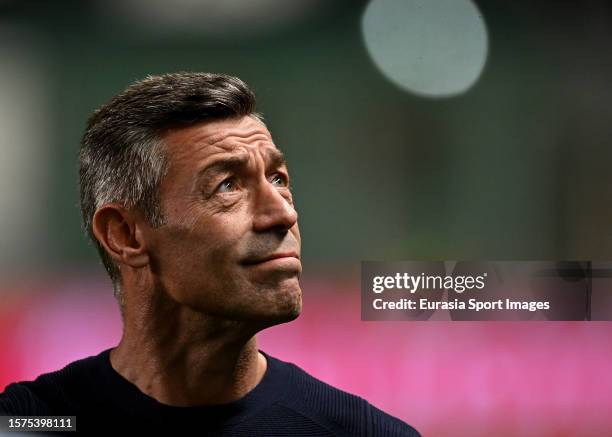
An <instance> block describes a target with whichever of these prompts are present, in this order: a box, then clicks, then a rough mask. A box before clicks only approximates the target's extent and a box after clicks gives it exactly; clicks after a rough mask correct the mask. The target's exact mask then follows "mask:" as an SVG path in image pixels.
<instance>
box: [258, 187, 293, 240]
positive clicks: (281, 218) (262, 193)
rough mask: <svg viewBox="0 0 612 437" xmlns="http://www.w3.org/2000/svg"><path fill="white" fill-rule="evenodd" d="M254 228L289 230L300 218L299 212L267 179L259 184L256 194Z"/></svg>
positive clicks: (261, 230) (260, 229)
mask: <svg viewBox="0 0 612 437" xmlns="http://www.w3.org/2000/svg"><path fill="white" fill-rule="evenodd" d="M254 200H255V205H254V217H253V228H254V230H255V231H257V232H263V231H268V230H270V229H273V228H276V229H278V230H282V231H287V230H289V229H290V228H291V227H292V226H293V225H295V223H296V222H297V219H298V213H297V211H296V210H295V208H294V207H293V205H292V204H291V203H289V201H288V200H287V199H286V198H285V197H283V195H282V194H281V193H280V192H279V191H278V189H277V188H276V187H274V186H273V185H272V184H270V182H269V181H267V180H265V181H263V182H261V184H259V187H258V189H257V192H256V194H255V196H254Z"/></svg>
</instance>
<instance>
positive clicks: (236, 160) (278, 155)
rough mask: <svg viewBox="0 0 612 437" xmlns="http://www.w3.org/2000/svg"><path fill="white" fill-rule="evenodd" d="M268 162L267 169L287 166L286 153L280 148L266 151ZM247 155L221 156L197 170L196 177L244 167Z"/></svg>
mask: <svg viewBox="0 0 612 437" xmlns="http://www.w3.org/2000/svg"><path fill="white" fill-rule="evenodd" d="M266 155H267V158H268V162H267V163H266V170H269V169H271V168H279V167H283V166H287V161H286V160H285V155H284V154H283V152H281V151H280V150H278V149H272V150H270V151H269V152H267V153H266ZM248 159H249V158H248V156H247V155H234V156H226V157H224V158H219V159H216V160H214V161H213V162H211V163H209V164H208V165H206V166H205V167H203V168H202V169H200V170H199V171H198V172H197V175H196V178H197V179H198V180H199V179H203V178H204V177H205V176H207V175H209V174H210V175H213V174H217V173H223V172H227V171H232V170H236V169H238V168H240V167H244V166H245V165H246V163H247V161H248Z"/></svg>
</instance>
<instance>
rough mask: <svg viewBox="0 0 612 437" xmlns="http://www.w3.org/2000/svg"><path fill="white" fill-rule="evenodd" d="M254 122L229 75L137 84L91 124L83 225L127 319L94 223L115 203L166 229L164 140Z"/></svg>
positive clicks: (84, 152)
mask: <svg viewBox="0 0 612 437" xmlns="http://www.w3.org/2000/svg"><path fill="white" fill-rule="evenodd" d="M246 115H253V116H255V117H257V118H259V119H261V116H260V115H259V114H257V113H256V112H255V95H254V94H253V92H252V91H251V90H250V89H249V87H248V86H247V85H246V84H245V83H244V82H243V81H242V80H240V79H238V78H237V77H233V76H228V75H224V74H213V73H189V72H179V73H170V74H164V75H159V76H148V77H146V78H145V79H143V80H141V81H137V82H134V83H133V84H131V85H130V86H128V87H127V88H126V89H125V90H124V91H123V92H121V93H120V94H118V95H116V96H115V97H113V98H112V99H111V100H110V101H109V102H108V103H106V104H105V105H103V106H102V107H101V108H99V109H98V110H96V111H95V112H94V114H93V115H92V116H91V117H90V118H89V120H88V122H87V127H86V130H85V134H84V135H83V139H82V141H81V148H80V152H79V188H80V205H81V213H82V225H83V230H84V231H85V233H86V235H87V236H88V237H89V238H90V239H91V240H92V241H93V242H94V244H95V246H96V248H97V250H98V253H99V255H100V258H101V259H102V264H103V265H104V267H105V269H106V271H107V272H108V274H109V276H110V278H111V281H112V283H113V290H114V295H115V297H116V298H117V301H118V302H119V305H120V308H121V311H122V314H123V306H124V296H123V291H122V283H121V274H120V271H119V268H118V266H117V265H116V264H115V262H114V261H113V259H112V258H111V257H110V255H109V254H108V253H106V251H105V250H104V248H103V246H102V245H101V244H100V242H99V241H98V240H97V239H96V238H95V236H94V233H93V230H92V220H93V216H94V214H95V212H96V210H97V209H98V208H100V207H101V206H102V205H104V204H107V203H110V202H117V203H119V204H121V205H123V206H124V207H125V208H127V209H137V210H139V211H141V212H142V213H143V215H144V217H145V219H146V220H147V222H148V223H149V224H150V225H151V226H153V227H159V226H162V225H163V224H164V222H165V218H164V214H163V211H162V210H161V202H160V195H159V186H160V184H161V182H162V180H163V178H164V176H165V175H166V173H167V170H168V162H167V158H166V156H165V151H164V147H163V142H162V140H161V138H160V133H161V132H162V131H163V130H164V129H167V128H171V127H182V126H185V127H186V126H190V125H192V124H195V123H198V122H202V121H212V120H219V119H225V118H232V117H239V116H246Z"/></svg>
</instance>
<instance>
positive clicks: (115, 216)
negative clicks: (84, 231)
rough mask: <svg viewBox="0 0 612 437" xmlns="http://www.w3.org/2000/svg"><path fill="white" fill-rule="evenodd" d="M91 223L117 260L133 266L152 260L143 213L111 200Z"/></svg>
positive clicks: (101, 242)
mask: <svg viewBox="0 0 612 437" xmlns="http://www.w3.org/2000/svg"><path fill="white" fill-rule="evenodd" d="M91 226H92V231H93V233H94V235H95V237H96V239H97V240H98V241H99V242H100V244H101V245H102V247H104V249H105V250H106V253H108V254H109V256H111V257H112V258H113V260H114V261H115V262H118V263H122V264H127V265H129V266H132V267H143V266H145V265H147V264H148V262H149V254H148V251H147V247H146V245H145V241H144V236H143V233H142V226H143V223H142V219H141V217H140V215H137V214H133V213H132V212H130V211H127V210H126V209H125V208H124V207H123V206H121V205H119V204H116V203H108V204H105V205H103V206H101V207H100V208H98V210H97V211H96V212H95V214H94V216H93V220H92V223H91Z"/></svg>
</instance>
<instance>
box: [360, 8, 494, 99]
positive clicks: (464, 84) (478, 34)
mask: <svg viewBox="0 0 612 437" xmlns="http://www.w3.org/2000/svg"><path fill="white" fill-rule="evenodd" d="M361 24H362V31H363V37H364V41H365V45H366V48H367V51H368V53H369V55H370V57H371V58H372V60H373V62H374V64H375V65H376V66H377V67H378V69H379V70H380V71H381V72H382V73H383V74H384V75H385V76H386V77H387V78H388V79H389V80H390V81H391V82H393V83H395V84H396V85H398V86H399V87H401V88H402V89H405V90H407V91H410V92H413V93H415V94H418V95H422V96H429V97H445V96H453V95H457V94H461V93H464V92H465V91H467V90H468V89H470V87H471V86H472V85H473V84H474V83H475V82H476V81H477V80H478V78H479V77H480V74H481V73H482V70H483V68H484V65H485V61H486V58H487V50H488V40H487V30H486V26H485V23H484V21H483V18H482V15H481V14H480V11H479V10H478V9H477V7H476V6H475V5H474V4H473V3H472V2H471V1H470V0H372V1H371V2H370V4H369V5H368V7H367V8H366V10H365V13H364V15H363V19H362V23H361Z"/></svg>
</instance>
